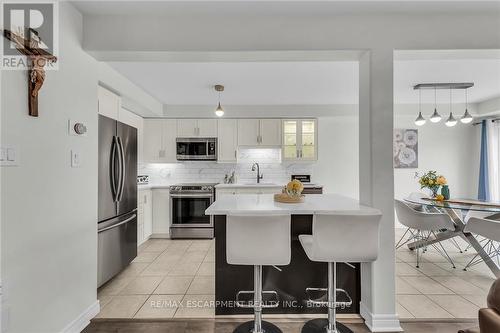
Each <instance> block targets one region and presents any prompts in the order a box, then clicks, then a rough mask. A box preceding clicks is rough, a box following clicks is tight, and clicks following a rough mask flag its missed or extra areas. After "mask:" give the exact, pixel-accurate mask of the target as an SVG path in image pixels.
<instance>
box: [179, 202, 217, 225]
mask: <svg viewBox="0 0 500 333" xmlns="http://www.w3.org/2000/svg"><path fill="white" fill-rule="evenodd" d="M212 202H213V196H212V195H211V194H171V195H170V226H171V227H173V228H212V227H213V225H214V223H213V216H211V215H205V210H206V209H207V208H208V207H209V206H210V205H211V204H212Z"/></svg>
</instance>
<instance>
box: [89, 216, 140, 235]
mask: <svg viewBox="0 0 500 333" xmlns="http://www.w3.org/2000/svg"><path fill="white" fill-rule="evenodd" d="M136 217H137V215H136V214H134V215H132V216H131V217H129V218H128V219H126V220H124V221H121V222H120V223H117V224H113V225H111V226H109V227H106V228H102V229H100V230H97V233H100V232H103V231H106V230H109V229H113V228H116V227H119V226H121V225H123V224H125V223H128V222H130V221H132V220H133V219H135V218H136Z"/></svg>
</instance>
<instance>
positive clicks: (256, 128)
mask: <svg viewBox="0 0 500 333" xmlns="http://www.w3.org/2000/svg"><path fill="white" fill-rule="evenodd" d="M259 132H260V122H259V119H238V145H239V146H257V145H259V142H260V140H259V138H260V133H259Z"/></svg>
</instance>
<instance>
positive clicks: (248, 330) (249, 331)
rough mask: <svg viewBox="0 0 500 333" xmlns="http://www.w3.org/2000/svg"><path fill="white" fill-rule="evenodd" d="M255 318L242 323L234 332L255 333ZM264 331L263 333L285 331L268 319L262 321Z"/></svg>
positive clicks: (280, 332)
mask: <svg viewBox="0 0 500 333" xmlns="http://www.w3.org/2000/svg"><path fill="white" fill-rule="evenodd" d="M253 325H254V323H253V320H252V321H247V322H246V323H243V324H241V325H240V326H238V327H236V329H235V330H234V331H233V333H253ZM262 332H263V333H283V332H282V331H281V330H280V329H279V328H278V326H276V325H274V324H271V323H270V322H268V321H262ZM256 333H261V332H256Z"/></svg>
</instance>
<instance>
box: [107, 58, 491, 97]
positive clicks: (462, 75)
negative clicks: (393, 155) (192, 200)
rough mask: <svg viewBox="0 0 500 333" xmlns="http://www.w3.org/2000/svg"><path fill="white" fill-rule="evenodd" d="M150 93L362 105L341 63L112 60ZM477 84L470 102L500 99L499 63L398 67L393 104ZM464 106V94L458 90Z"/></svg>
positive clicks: (353, 68)
mask: <svg viewBox="0 0 500 333" xmlns="http://www.w3.org/2000/svg"><path fill="white" fill-rule="evenodd" d="M109 64H110V65H111V66H112V67H114V68H115V69H116V70H117V71H119V72H120V73H122V74H123V75H125V76H126V77H127V78H129V79H130V80H131V81H133V82H134V83H135V84H137V85H138V86H140V87H142V88H143V89H144V90H145V91H147V92H148V93H150V94H151V95H153V96H154V97H156V98H157V99H158V100H160V101H161V102H162V103H164V104H169V105H212V104H215V103H216V102H217V98H218V93H217V92H216V91H215V90H214V88H213V86H214V85H215V84H223V85H224V86H225V91H224V92H223V93H222V96H221V101H222V103H223V104H227V105H331V104H357V103H358V64H357V62H354V61H337V62H321V61H317V62H224V63H218V62H215V63H213V62H212V63H162V62H111V63H109ZM432 82H474V84H475V86H474V87H473V88H471V89H469V91H468V92H469V102H471V103H477V102H482V101H484V100H487V99H490V98H493V97H497V96H500V59H499V58H497V59H491V58H484V59H451V60H445V59H427V60H404V61H399V60H398V61H396V62H395V63H394V101H395V103H396V104H413V103H418V92H417V91H415V90H413V89H412V87H413V86H414V85H415V84H417V83H432ZM452 97H453V101H454V102H457V103H462V102H463V100H464V94H463V91H454V92H453V95H452ZM437 101H438V103H448V102H449V92H448V91H443V90H441V91H438V94H437ZM422 102H423V103H433V102H434V93H433V91H423V92H422Z"/></svg>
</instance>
